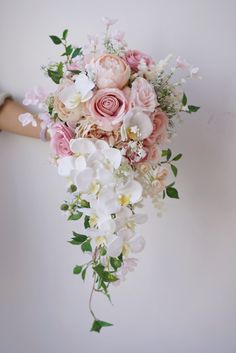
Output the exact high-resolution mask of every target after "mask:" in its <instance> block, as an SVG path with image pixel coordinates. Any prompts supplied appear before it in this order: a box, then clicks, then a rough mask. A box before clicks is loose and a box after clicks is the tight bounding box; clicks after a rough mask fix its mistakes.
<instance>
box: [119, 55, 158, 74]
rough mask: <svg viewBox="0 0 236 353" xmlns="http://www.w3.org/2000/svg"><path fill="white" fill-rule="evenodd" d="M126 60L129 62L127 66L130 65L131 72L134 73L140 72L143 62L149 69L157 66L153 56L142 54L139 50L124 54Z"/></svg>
mask: <svg viewBox="0 0 236 353" xmlns="http://www.w3.org/2000/svg"><path fill="white" fill-rule="evenodd" d="M124 59H125V61H126V62H127V64H129V66H130V68H131V70H132V71H134V72H137V71H138V68H139V65H140V63H141V61H142V62H144V63H145V64H146V65H147V66H148V67H150V66H151V65H154V64H155V62H154V60H153V59H152V58H151V56H149V55H147V54H145V53H142V52H141V51H139V50H128V51H126V52H125V54H124Z"/></svg>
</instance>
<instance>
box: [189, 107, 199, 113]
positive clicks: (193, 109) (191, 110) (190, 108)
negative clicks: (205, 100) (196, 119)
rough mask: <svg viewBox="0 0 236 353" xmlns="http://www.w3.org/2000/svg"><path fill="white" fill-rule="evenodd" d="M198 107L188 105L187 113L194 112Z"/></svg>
mask: <svg viewBox="0 0 236 353" xmlns="http://www.w3.org/2000/svg"><path fill="white" fill-rule="evenodd" d="M199 109H200V107H196V106H195V105H188V111H189V113H195V112H197V111H198V110H199Z"/></svg>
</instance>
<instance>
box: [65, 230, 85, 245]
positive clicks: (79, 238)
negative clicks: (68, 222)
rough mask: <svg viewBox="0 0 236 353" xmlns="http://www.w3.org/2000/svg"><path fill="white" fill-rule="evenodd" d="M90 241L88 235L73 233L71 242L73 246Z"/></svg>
mask: <svg viewBox="0 0 236 353" xmlns="http://www.w3.org/2000/svg"><path fill="white" fill-rule="evenodd" d="M87 239H88V237H87V235H84V234H78V233H75V232H73V238H72V240H70V241H69V243H70V244H72V245H81V244H82V243H84V242H85V241H86V240H87Z"/></svg>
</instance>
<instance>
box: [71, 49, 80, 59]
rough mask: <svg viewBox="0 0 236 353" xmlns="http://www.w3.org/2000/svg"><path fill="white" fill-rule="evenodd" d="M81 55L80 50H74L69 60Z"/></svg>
mask: <svg viewBox="0 0 236 353" xmlns="http://www.w3.org/2000/svg"><path fill="white" fill-rule="evenodd" d="M81 54H82V48H76V49H75V50H74V51H73V53H72V56H71V58H72V59H74V58H75V57H76V56H78V55H81Z"/></svg>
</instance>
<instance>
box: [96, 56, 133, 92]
mask: <svg viewBox="0 0 236 353" xmlns="http://www.w3.org/2000/svg"><path fill="white" fill-rule="evenodd" d="M95 76H96V83H97V86H98V88H120V89H122V88H123V87H124V86H125V85H126V83H127V82H128V80H129V78H130V68H129V66H128V65H127V63H126V62H125V61H124V60H123V59H122V58H120V57H119V56H117V55H113V54H104V55H102V56H100V57H99V58H98V59H97V60H96V61H95Z"/></svg>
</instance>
